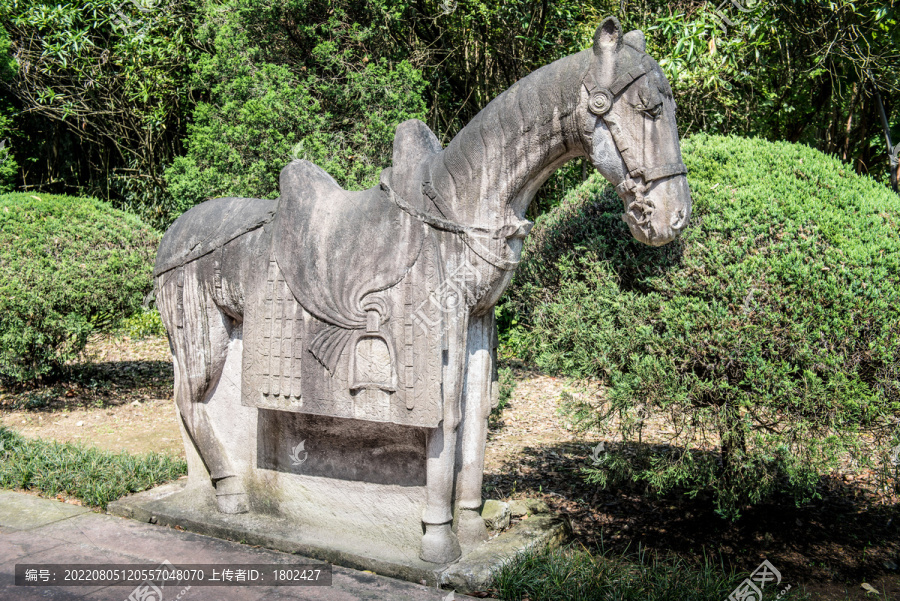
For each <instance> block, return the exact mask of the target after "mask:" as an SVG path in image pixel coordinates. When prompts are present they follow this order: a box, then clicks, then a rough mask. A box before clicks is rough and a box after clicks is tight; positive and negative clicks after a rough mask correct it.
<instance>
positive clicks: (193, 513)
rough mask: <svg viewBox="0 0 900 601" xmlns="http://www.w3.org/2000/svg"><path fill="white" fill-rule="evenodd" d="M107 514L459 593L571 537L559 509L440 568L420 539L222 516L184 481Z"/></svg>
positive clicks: (274, 518)
mask: <svg viewBox="0 0 900 601" xmlns="http://www.w3.org/2000/svg"><path fill="white" fill-rule="evenodd" d="M109 513H111V514H112V515H117V516H121V517H127V518H131V519H134V520H138V521H140V522H145V523H150V522H152V523H154V524H157V525H160V526H168V527H171V528H174V527H176V526H178V527H179V528H183V529H185V530H188V531H190V532H196V533H198V534H205V535H208V536H215V537H217V538H222V539H226V540H233V541H239V542H243V543H246V544H250V545H259V546H262V547H265V548H268V549H276V550H279V551H284V552H287V553H297V554H300V555H303V556H306V557H312V558H314V559H319V560H322V561H328V562H331V563H334V564H335V565H340V566H345V567H350V568H354V569H357V570H369V571H372V572H375V573H376V574H380V575H384V576H391V577H394V578H401V579H403V580H408V581H410V582H422V581H424V582H425V583H426V584H428V585H429V586H443V587H444V588H453V589H454V590H456V591H458V592H461V593H466V592H474V591H481V590H485V589H486V588H488V586H489V583H490V577H491V574H492V573H493V571H495V570H496V569H498V568H499V567H500V566H501V565H502V563H503V562H504V561H508V560H509V559H510V558H512V557H515V556H516V555H517V554H518V553H521V552H522V551H524V550H526V549H530V548H534V547H536V546H537V547H543V546H550V547H555V546H558V545H560V544H562V543H563V542H565V541H566V540H567V539H568V537H570V536H571V526H570V525H569V521H568V519H566V518H564V517H561V516H558V515H556V514H542V515H535V516H532V517H530V518H528V519H527V520H523V521H522V522H519V523H518V524H516V525H514V526H513V527H511V528H509V529H508V530H506V531H505V532H503V533H501V534H500V535H499V536H496V537H494V538H492V539H490V540H487V541H484V542H481V543H479V544H477V545H474V546H472V547H470V548H467V549H465V553H464V554H463V555H462V557H461V559H460V560H459V562H457V563H453V564H443V565H436V564H434V563H431V562H426V561H422V560H421V559H419V558H418V556H417V553H416V552H415V548H414V547H415V545H414V544H413V548H412V549H411V551H408V552H405V553H404V552H398V551H399V549H398V548H397V547H396V546H395V545H391V544H390V542H389V541H385V540H379V539H378V538H377V537H373V532H374V533H375V534H377V531H373V530H372V529H371V528H370V530H369V531H368V532H360V531H349V530H346V529H342V528H341V527H340V525H339V524H338V525H336V524H322V525H321V527H320V528H318V529H313V528H310V529H305V528H297V527H296V524H295V522H293V521H292V520H291V519H289V518H284V517H280V516H277V515H266V514H264V513H245V514H241V515H226V514H223V513H221V512H219V511H218V510H217V509H216V505H215V502H214V501H213V499H212V495H211V494H210V495H209V496H207V497H205V498H204V497H202V496H200V495H197V494H196V492H192V491H191V490H190V489H189V488H188V487H186V483H185V482H184V481H183V480H182V481H178V482H173V483H169V484H165V485H163V486H160V487H157V488H155V489H152V490H149V491H144V492H141V493H137V494H134V495H131V496H128V497H125V498H124V499H120V500H118V501H115V502H113V503H110V505H109ZM508 519H509V514H508V513H507V520H508ZM413 543H415V541H413Z"/></svg>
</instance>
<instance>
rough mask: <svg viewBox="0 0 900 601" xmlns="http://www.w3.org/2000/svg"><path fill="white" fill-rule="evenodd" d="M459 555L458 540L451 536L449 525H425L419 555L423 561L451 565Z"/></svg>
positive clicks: (460, 553) (460, 552)
mask: <svg viewBox="0 0 900 601" xmlns="http://www.w3.org/2000/svg"><path fill="white" fill-rule="evenodd" d="M460 555H462V550H461V549H460V548H459V539H457V538H456V535H455V534H453V531H452V530H451V529H450V524H425V535H424V536H423V537H422V552H421V553H419V557H421V558H422V560H423V561H430V562H431V563H453V562H454V561H456V560H457V559H459V556H460Z"/></svg>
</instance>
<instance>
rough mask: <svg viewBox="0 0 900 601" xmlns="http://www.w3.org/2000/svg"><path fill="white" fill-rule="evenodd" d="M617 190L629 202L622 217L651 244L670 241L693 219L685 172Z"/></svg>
mask: <svg viewBox="0 0 900 601" xmlns="http://www.w3.org/2000/svg"><path fill="white" fill-rule="evenodd" d="M629 188H630V189H629ZM617 191H618V192H619V197H620V198H622V202H623V203H624V204H625V213H624V214H623V215H622V220H623V221H624V222H625V223H626V224H627V225H628V229H630V230H631V235H632V236H634V238H635V239H636V240H637V241H638V242H641V243H643V244H648V245H650V246H662V245H664V244H668V243H669V242H671V241H672V240H674V239H675V238H677V237H678V234H680V233H681V231H682V230H684V228H685V227H687V224H688V222H689V221H690V217H691V192H690V189H689V188H688V184H687V178H686V177H685V176H683V175H680V176H676V177H670V178H665V179H661V180H656V181H653V182H650V185H649V186H645V185H643V184H638V185H636V186H630V187H625V188H624V189H622V188H620V189H619V190H617Z"/></svg>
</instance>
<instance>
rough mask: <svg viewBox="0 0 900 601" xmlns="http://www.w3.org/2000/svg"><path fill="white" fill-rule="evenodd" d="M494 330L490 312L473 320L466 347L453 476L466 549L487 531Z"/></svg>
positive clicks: (458, 529) (459, 529) (460, 532)
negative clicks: (484, 501) (484, 491)
mask: <svg viewBox="0 0 900 601" xmlns="http://www.w3.org/2000/svg"><path fill="white" fill-rule="evenodd" d="M495 328H496V324H495V321H494V313H493V311H490V312H488V313H487V314H485V315H483V316H481V317H477V318H473V319H472V321H471V323H470V325H469V334H468V342H467V345H466V346H467V349H466V374H465V381H464V383H463V400H462V407H463V410H462V426H461V430H462V432H461V436H460V444H459V450H458V452H457V457H456V460H457V467H458V470H459V472H458V473H457V476H456V500H457V508H458V510H459V512H458V515H457V519H456V532H457V535H458V536H459V538H460V541H462V543H463V544H469V545H475V544H477V543H479V542H481V541H484V540H487V538H488V532H487V528H486V527H485V525H484V520H483V519H482V518H481V485H482V480H483V477H484V448H485V443H486V441H487V420H488V416H489V415H490V412H491V406H492V405H493V404H494V398H493V397H494V393H495V392H496V391H497V386H496V384H495V371H496V370H495V367H494V365H495V357H494V353H495V340H496V334H495Z"/></svg>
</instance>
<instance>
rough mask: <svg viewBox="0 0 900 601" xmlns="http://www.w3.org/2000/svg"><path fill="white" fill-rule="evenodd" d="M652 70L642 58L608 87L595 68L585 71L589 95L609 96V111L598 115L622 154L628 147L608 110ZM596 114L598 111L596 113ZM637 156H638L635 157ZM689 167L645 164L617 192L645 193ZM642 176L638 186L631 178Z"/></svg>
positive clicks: (634, 170)
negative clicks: (621, 142) (621, 145)
mask: <svg viewBox="0 0 900 601" xmlns="http://www.w3.org/2000/svg"><path fill="white" fill-rule="evenodd" d="M644 58H646V57H644ZM649 72H650V66H649V65H648V62H647V61H645V60H643V58H642V59H641V61H640V63H638V64H637V65H634V66H632V67H631V68H630V69H629V70H628V71H626V72H625V73H622V74H621V75H619V76H618V77H616V79H615V81H613V83H612V84H610V86H609V87H608V88H603V87H602V86H600V85H599V84H598V83H597V80H596V78H595V77H594V70H593V68H592V69H589V70H588V72H587V73H585V75H584V78H583V79H582V83H583V84H584V87H585V89H586V90H587V92H588V97H589V98H590V97H594V96H596V95H605V96H607V97H608V98H609V107H608V108H607V111H605V112H603V113H602V114H598V115H597V117H599V118H600V119H603V122H604V123H606V125H607V126H608V127H610V132H611V133H613V142H615V144H616V150H618V151H619V154H620V155H624V153H625V152H626V150H627V149H622V148H619V142H618V140H617V139H616V135H615V133H616V132H615V129H616V128H615V127H612V126H611V124H610V123H609V122H608V121H607V120H606V115H607V114H608V111H609V110H610V109H611V108H612V105H613V104H614V103H615V101H616V99H617V98H618V97H619V96H620V95H621V94H622V92H624V91H625V90H626V89H628V86H630V85H631V84H633V83H634V82H636V81H637V80H638V79H640V78H641V77H643V76H644V75H646V74H647V73H649ZM595 114H596V113H595ZM635 158H636V157H635ZM686 174H687V167H685V165H684V163H683V162H681V161H679V162H677V163H668V164H666V165H660V166H658V167H651V168H649V169H648V168H645V167H644V166H643V165H641V166H640V167H637V168H635V169H632V170H631V171H629V172H628V177H626V178H625V180H624V181H623V182H621V183H620V184H619V185H618V186H616V192H618V193H619V194H621V193H622V192H624V191H627V192H633V191H635V190H636V189H637V188H640V189H639V190H637V191H638V194H639V195H643V192H644V191H645V190H646V188H647V187H648V186H649V184H650V182H652V181H655V180H658V179H664V178H667V177H673V176H676V175H686ZM638 177H640V178H641V179H642V180H643V183H642V184H641V185H640V186H638V184H636V183H634V182H632V181H630V179H631V178H638Z"/></svg>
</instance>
